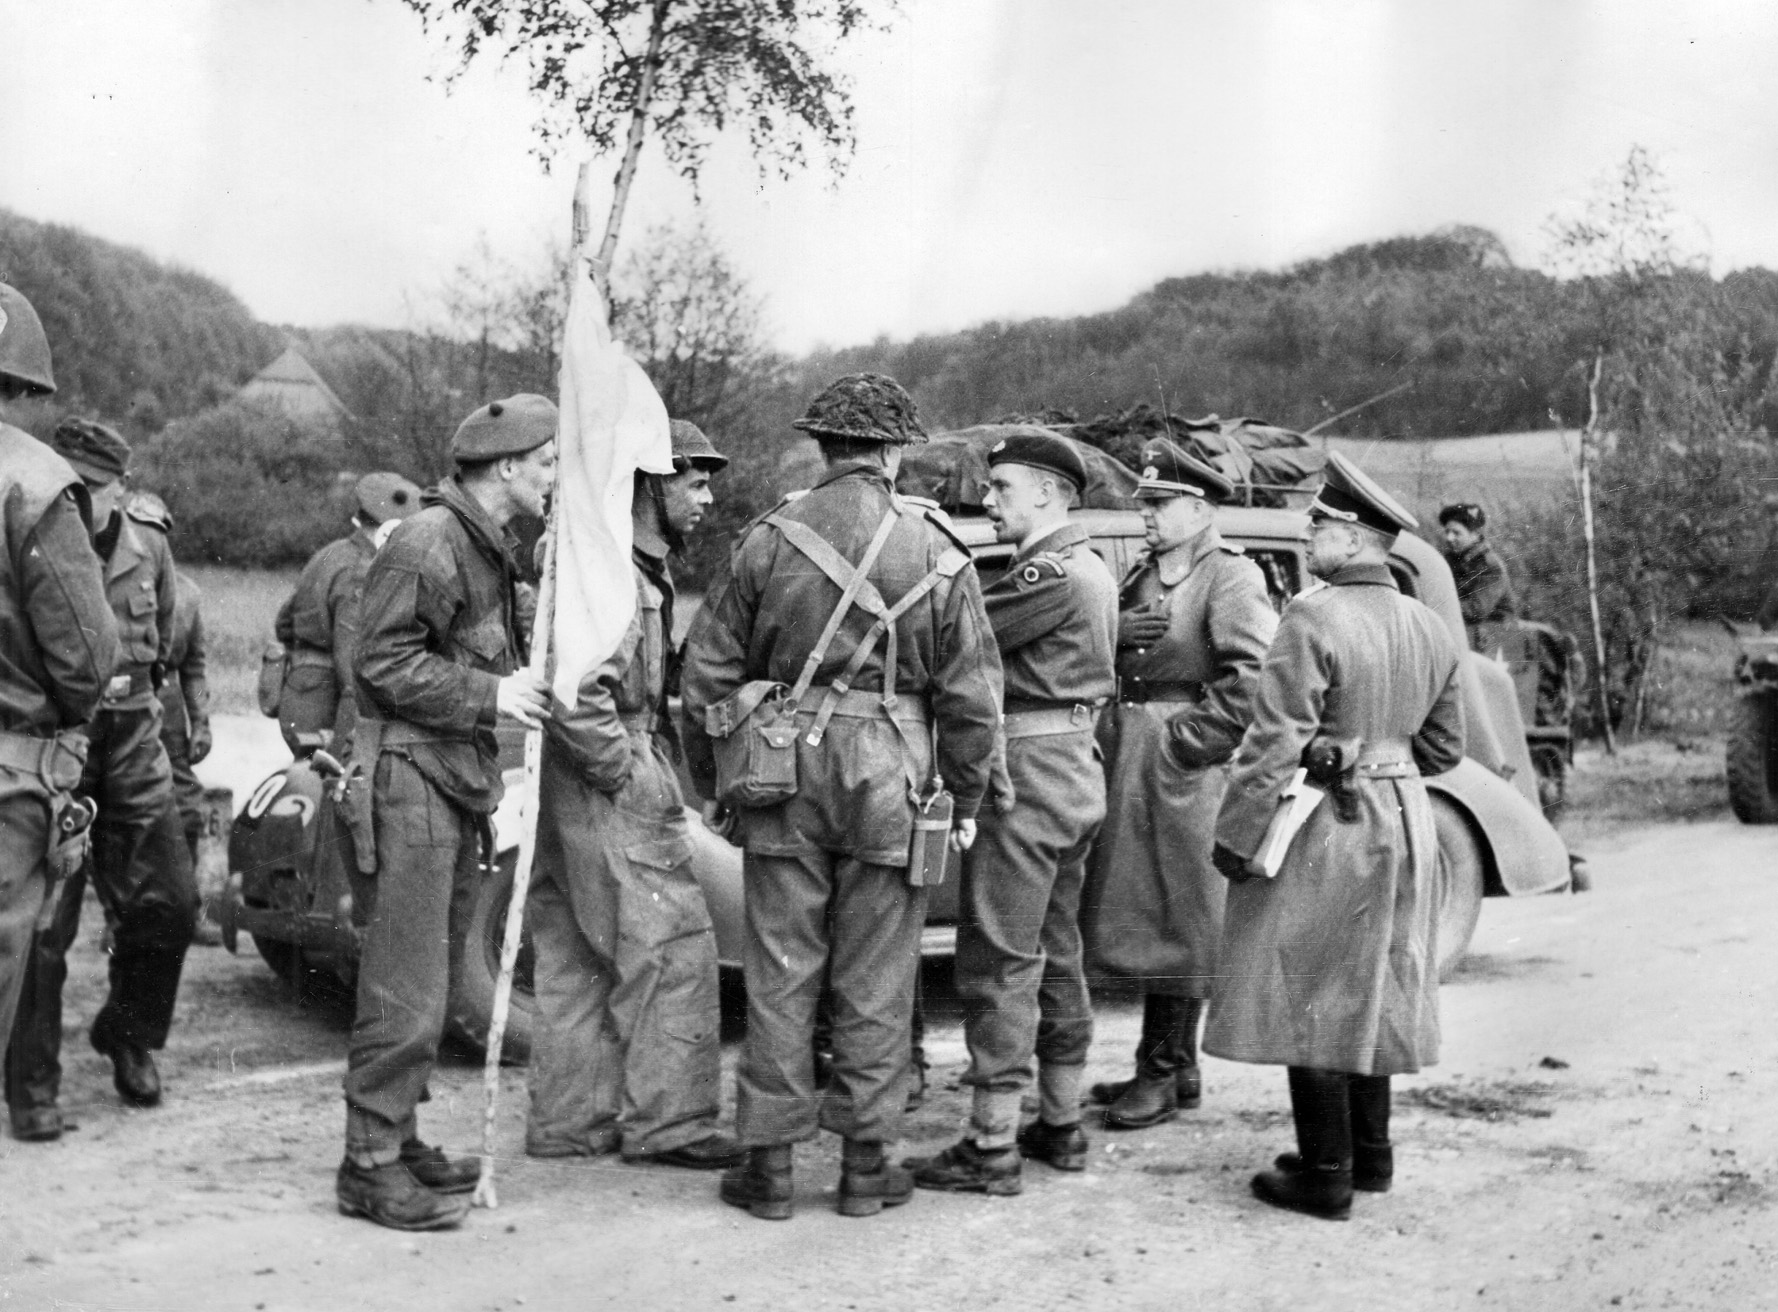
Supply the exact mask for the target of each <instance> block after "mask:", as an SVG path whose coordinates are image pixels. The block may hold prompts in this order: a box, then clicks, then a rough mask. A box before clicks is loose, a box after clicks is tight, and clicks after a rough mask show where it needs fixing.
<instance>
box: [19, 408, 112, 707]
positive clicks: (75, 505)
mask: <svg viewBox="0 0 1778 1312" xmlns="http://www.w3.org/2000/svg"><path fill="white" fill-rule="evenodd" d="M85 498H86V492H85V490H84V489H83V488H82V486H81V482H80V476H79V475H78V474H76V473H75V472H74V469H73V467H72V466H70V465H69V464H68V462H67V461H65V460H63V459H62V457H61V456H59V455H57V454H56V453H55V452H54V451H52V450H51V449H50V448H49V447H47V446H45V445H44V444H43V443H41V442H39V441H38V440H37V439H36V438H34V437H32V436H31V435H30V434H28V433H26V432H24V431H23V430H22V429H18V428H13V427H11V426H10V425H7V424H0V531H3V533H4V543H3V544H0V545H3V546H4V555H3V556H0V732H4V733H9V734H21V735H24V736H26V737H31V738H50V737H53V736H54V735H55V734H57V733H58V732H64V731H68V730H73V729H78V728H79V727H80V726H82V725H84V724H85V723H86V722H87V721H88V720H89V719H90V718H91V717H92V713H93V710H94V709H95V708H96V707H97V706H98V704H99V698H100V696H101V694H102V693H103V692H104V690H105V683H106V680H107V679H109V678H110V676H111V668H112V666H113V665H114V664H115V663H116V661H117V621H116V620H115V619H114V618H113V616H112V614H111V606H110V603H108V602H107V601H106V599H105V589H104V582H103V579H102V577H101V575H100V565H99V558H98V556H97V555H96V554H95V553H94V551H93V545H92V537H91V533H90V530H89V527H88V520H89V517H90V512H88V511H87V510H86V508H85Z"/></svg>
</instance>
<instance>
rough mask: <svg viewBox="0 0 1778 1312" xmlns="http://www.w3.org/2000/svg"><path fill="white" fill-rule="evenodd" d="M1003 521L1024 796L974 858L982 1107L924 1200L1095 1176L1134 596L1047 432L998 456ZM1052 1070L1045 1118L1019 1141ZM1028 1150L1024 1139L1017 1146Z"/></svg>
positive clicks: (973, 961)
mask: <svg viewBox="0 0 1778 1312" xmlns="http://www.w3.org/2000/svg"><path fill="white" fill-rule="evenodd" d="M988 473H989V492H988V496H987V499H986V503H985V504H986V506H987V509H988V514H989V515H991V516H992V517H993V519H994V525H995V528H996V530H997V532H998V535H999V537H1000V539H1001V540H1002V541H1003V542H1015V543H1017V544H1018V550H1017V551H1016V552H1015V553H1014V554H1013V558H1012V561H1011V563H1010V565H1009V566H1008V567H1007V570H1006V573H1004V574H1003V575H1001V576H1000V578H999V579H997V580H996V581H995V582H994V583H993V584H992V585H991V586H990V587H988V588H986V589H985V590H984V591H983V593H982V600H983V602H984V603H985V604H986V605H987V608H988V623H989V624H991V625H992V626H993V628H994V642H995V645H996V646H997V647H999V649H1000V663H1001V667H1002V669H1003V670H1004V671H1005V678H1006V703H1005V706H1006V720H1005V723H1006V764H1007V774H1008V778H1009V780H1010V782H1011V788H1012V796H1011V797H1010V798H1002V799H998V804H997V805H996V806H995V807H994V809H993V811H992V812H991V813H990V814H987V815H984V816H983V817H982V822H981V834H980V837H979V838H978V840H977V842H976V844H975V846H974V847H972V848H971V849H970V850H969V852H968V853H967V854H966V855H965V856H964V858H963V886H962V890H961V898H960V916H959V922H958V925H957V994H958V996H959V997H960V998H961V999H962V1001H963V1035H964V1038H965V1040H966V1041H967V1042H968V1044H969V1074H968V1075H966V1076H965V1077H964V1083H965V1084H968V1085H970V1086H971V1087H972V1088H973V1089H974V1091H975V1092H974V1107H973V1111H972V1114H971V1116H970V1118H969V1127H968V1133H967V1135H966V1137H965V1138H963V1139H962V1140H960V1141H959V1142H958V1143H956V1144H954V1145H953V1146H952V1147H950V1148H947V1149H946V1150H945V1151H944V1152H942V1153H939V1154H938V1155H936V1156H933V1157H928V1158H921V1159H917V1160H915V1161H911V1162H909V1163H908V1165H909V1166H911V1167H913V1169H914V1182H915V1183H916V1184H918V1185H919V1186H920V1187H921V1188H923V1189H942V1190H949V1191H953V1192H971V1193H988V1194H999V1195H1006V1194H1016V1193H1018V1192H1019V1191H1020V1190H1021V1188H1022V1187H1023V1178H1022V1169H1021V1154H1022V1155H1023V1156H1025V1157H1032V1158H1036V1159H1038V1160H1040V1161H1045V1162H1048V1163H1049V1164H1050V1165H1051V1166H1054V1167H1056V1168H1057V1169H1058V1170H1064V1171H1079V1170H1083V1169H1085V1167H1086V1156H1087V1140H1086V1136H1085V1135H1084V1134H1082V1133H1081V1129H1080V1084H1081V1072H1082V1071H1083V1070H1084V1068H1085V1067H1086V1061H1087V1049H1088V1048H1089V1047H1090V1046H1091V1044H1092V1039H1093V1008H1092V1003H1091V1001H1090V1000H1089V999H1088V996H1087V982H1086V973H1085V971H1084V969H1083V968H1082V953H1081V941H1080V923H1079V911H1080V890H1081V884H1082V882H1083V880H1084V879H1085V876H1086V863H1087V849H1088V848H1089V847H1090V846H1091V844H1092V841H1093V836H1094V835H1095V834H1097V833H1098V832H1099V823H1100V821H1101V820H1103V819H1104V818H1105V772H1104V770H1103V769H1102V768H1101V767H1100V764H1099V752H1098V748H1097V746H1096V745H1095V743H1094V737H1093V725H1094V722H1095V721H1096V720H1097V718H1098V713H1099V709H1100V707H1102V706H1103V705H1104V704H1105V703H1106V702H1107V701H1109V700H1110V698H1111V693H1112V690H1113V688H1114V686H1115V677H1116V676H1115V675H1114V673H1113V654H1112V652H1113V646H1114V643H1115V636H1114V635H1115V634H1116V631H1117V585H1116V583H1114V582H1113V581H1112V577H1111V571H1110V570H1108V569H1106V567H1105V562H1104V561H1102V560H1100V559H1099V557H1098V556H1097V555H1095V554H1094V552H1093V549H1092V547H1091V545H1090V543H1089V540H1088V535H1087V531H1086V529H1084V528H1083V527H1081V526H1080V525H1079V524H1075V523H1070V522H1069V519H1068V507H1069V506H1070V504H1072V502H1073V501H1074V499H1075V497H1076V496H1077V495H1078V494H1079V491H1080V489H1081V488H1082V487H1084V486H1086V481H1087V469H1086V463H1085V461H1083V460H1082V459H1081V456H1080V453H1079V452H1078V451H1077V450H1075V449H1074V447H1073V446H1071V445H1069V443H1068V442H1066V441H1065V440H1063V439H1062V438H1059V437H1057V436H1055V435H1054V434H1051V433H1045V432H1042V431H1034V432H1026V433H1015V434H1013V435H1011V436H1009V437H1007V438H1006V439H1005V440H1003V441H1001V442H1000V443H998V444H997V445H996V446H995V447H994V449H993V450H992V451H991V452H989V454H988ZM1034 1059H1035V1064H1036V1067H1037V1089H1038V1096H1039V1103H1040V1107H1039V1113H1038V1117H1037V1119H1036V1120H1034V1121H1032V1122H1031V1124H1030V1125H1028V1126H1026V1127H1025V1128H1024V1129H1023V1130H1020V1129H1019V1103H1020V1100H1021V1096H1022V1095H1023V1093H1024V1092H1025V1090H1026V1089H1028V1088H1030V1086H1031V1075H1032V1069H1031V1068H1032V1065H1033V1060H1034ZM1015 1136H1016V1137H1015Z"/></svg>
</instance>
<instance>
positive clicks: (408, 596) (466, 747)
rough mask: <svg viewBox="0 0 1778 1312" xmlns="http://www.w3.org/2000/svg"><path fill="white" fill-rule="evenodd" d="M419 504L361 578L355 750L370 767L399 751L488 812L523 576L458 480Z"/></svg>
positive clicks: (459, 799)
mask: <svg viewBox="0 0 1778 1312" xmlns="http://www.w3.org/2000/svg"><path fill="white" fill-rule="evenodd" d="M420 504H421V507H422V508H421V510H420V511H419V512H418V513H417V514H414V515H410V516H409V517H408V518H406V519H404V520H403V521H402V522H401V523H400V524H398V525H397V526H396V528H395V531H394V532H393V533H392V534H390V536H389V540H388V542H386V543H385V544H384V545H383V548H382V550H380V551H379V552H378V553H377V555H376V558H375V559H374V560H373V561H372V562H371V566H370V569H369V571H368V572H367V573H366V575H365V579H364V594H363V600H362V602H361V609H360V629H359V637H358V652H357V669H356V670H355V671H354V675H355V677H356V686H357V690H358V714H359V726H358V742H357V746H356V748H355V754H356V755H357V756H358V759H359V760H361V761H363V762H364V763H365V768H366V769H367V770H371V771H374V769H375V760H376V754H377V750H381V749H384V748H387V749H389V750H396V751H399V752H401V753H402V754H403V755H404V756H406V757H408V758H409V759H410V760H412V761H413V763H414V765H415V767H416V768H417V769H418V770H419V771H420V773H421V774H423V775H425V776H426V778H427V780H428V781H429V782H430V783H431V784H432V785H433V786H434V787H435V788H437V789H438V790H439V792H441V793H443V794H444V795H445V797H447V798H449V799H450V800H451V801H452V802H454V803H456V804H457V805H458V806H461V807H463V808H464V809H466V810H469V811H473V812H478V813H482V814H487V813H491V812H492V811H493V810H494V808H495V806H496V805H498V803H499V801H500V797H501V791H502V790H501V783H500V766H499V759H498V744H497V743H496V741H495V738H494V726H495V722H496V720H497V719H498V717H499V712H498V709H497V701H496V698H497V695H498V689H499V686H500V680H501V679H502V678H503V677H505V676H506V675H508V674H511V673H512V672H513V671H514V670H515V669H517V668H518V667H519V666H520V665H522V664H523V663H524V644H523V641H522V639H521V637H520V634H519V632H518V628H517V625H516V621H515V614H516V612H515V605H514V603H515V592H516V583H517V576H516V574H515V573H514V569H513V562H512V557H511V555H510V553H509V551H508V547H507V541H506V538H505V536H504V535H503V534H502V533H501V531H500V529H499V527H498V526H496V525H495V523H494V521H493V520H491V519H490V518H488V515H487V512H486V511H484V510H483V509H482V508H481V507H480V506H479V505H478V504H477V503H476V502H475V501H474V500H472V499H471V498H470V496H469V494H468V493H466V492H465V491H464V490H463V485H462V484H461V483H459V482H458V481H457V480H456V479H454V478H449V479H446V480H445V481H444V482H442V483H440V484H439V485H438V486H437V487H435V488H429V489H427V491H426V492H424V493H423V494H422V495H421V498H420ZM367 721H368V723H367ZM373 739H374V740H375V741H374V742H373V741H371V740H373ZM373 749H375V750H373Z"/></svg>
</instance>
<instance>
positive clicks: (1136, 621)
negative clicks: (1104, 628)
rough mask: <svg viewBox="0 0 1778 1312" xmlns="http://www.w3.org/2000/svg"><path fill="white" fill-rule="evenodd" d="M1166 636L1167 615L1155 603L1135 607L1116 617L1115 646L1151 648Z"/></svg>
mask: <svg viewBox="0 0 1778 1312" xmlns="http://www.w3.org/2000/svg"><path fill="white" fill-rule="evenodd" d="M1166 636H1167V614H1166V612H1165V611H1163V610H1162V609H1160V607H1159V606H1157V605H1155V603H1153V602H1150V603H1149V604H1148V605H1146V606H1137V607H1136V608H1135V609H1134V610H1126V611H1123V612H1121V613H1120V614H1119V615H1118V617H1117V645H1118V646H1120V647H1152V646H1153V645H1154V644H1155V643H1157V642H1159V641H1160V640H1161V639H1162V638H1164V637H1166Z"/></svg>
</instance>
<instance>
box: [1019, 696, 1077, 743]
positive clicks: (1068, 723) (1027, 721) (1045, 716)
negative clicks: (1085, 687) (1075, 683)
mask: <svg viewBox="0 0 1778 1312" xmlns="http://www.w3.org/2000/svg"><path fill="white" fill-rule="evenodd" d="M1098 719H1099V711H1098V709H1097V708H1096V707H1092V706H1086V705H1083V704H1081V703H1078V702H1076V703H1074V704H1072V705H1056V706H1044V707H1039V708H1037V709H1035V710H1025V711H1013V710H1009V711H1007V712H1006V736H1007V739H1008V741H1010V740H1012V739H1014V738H1047V737H1051V736H1053V735H1055V734H1063V733H1080V732H1082V731H1083V730H1086V731H1090V730H1091V729H1092V727H1093V725H1094V724H1095V723H1096V722H1097V721H1098Z"/></svg>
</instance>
